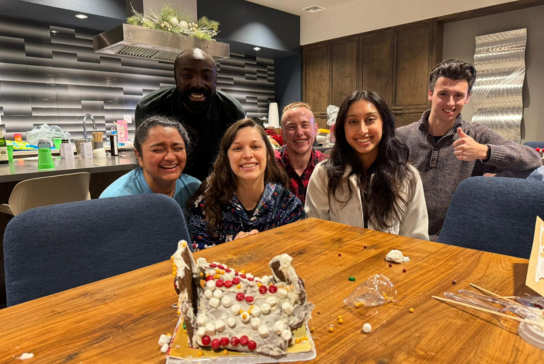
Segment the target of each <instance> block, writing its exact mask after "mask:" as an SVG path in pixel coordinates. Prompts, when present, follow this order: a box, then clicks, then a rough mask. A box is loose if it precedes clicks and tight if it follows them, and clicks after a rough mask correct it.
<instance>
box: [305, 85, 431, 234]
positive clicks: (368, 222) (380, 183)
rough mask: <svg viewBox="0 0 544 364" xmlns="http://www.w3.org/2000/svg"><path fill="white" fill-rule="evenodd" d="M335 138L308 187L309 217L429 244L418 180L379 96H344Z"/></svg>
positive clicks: (419, 180)
mask: <svg viewBox="0 0 544 364" xmlns="http://www.w3.org/2000/svg"><path fill="white" fill-rule="evenodd" d="M334 133H335V137H336V142H335V144H334V147H333V148H332V151H331V156H330V158H329V160H327V161H324V162H321V163H320V164H318V165H317V166H316V168H315V170H314V173H313V174H312V177H311V178H310V182H309V184H308V192H307V197H306V214H307V216H308V217H316V218H320V219H324V220H330V221H336V222H340V223H344V224H348V225H354V226H359V227H365V228H369V229H374V230H379V231H384V232H388V233H392V234H398V235H404V236H409V237H414V238H419V239H426V240H427V239H428V233H427V231H428V217H427V207H426V205H425V196H424V194H423V186H422V183H421V179H420V177H419V173H418V172H417V170H416V169H415V168H414V167H412V166H410V165H409V164H408V163H407V160H408V153H409V152H408V148H407V147H406V146H405V145H404V144H403V143H402V142H400V141H399V140H398V139H397V138H396V137H395V119H394V117H393V114H392V113H391V110H389V107H388V106H387V104H386V103H385V101H384V100H383V99H382V98H381V97H380V95H378V94H377V93H375V92H372V91H355V92H353V93H352V94H351V95H350V96H348V98H347V99H346V100H344V102H343V103H342V105H341V106H340V110H339V111H338V118H337V119H336V126H335V130H334Z"/></svg>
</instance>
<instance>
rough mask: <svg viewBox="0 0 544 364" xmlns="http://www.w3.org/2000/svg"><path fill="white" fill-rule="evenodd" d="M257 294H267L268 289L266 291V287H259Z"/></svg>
mask: <svg viewBox="0 0 544 364" xmlns="http://www.w3.org/2000/svg"><path fill="white" fill-rule="evenodd" d="M259 292H260V293H261V294H266V292H268V289H266V286H260V287H259Z"/></svg>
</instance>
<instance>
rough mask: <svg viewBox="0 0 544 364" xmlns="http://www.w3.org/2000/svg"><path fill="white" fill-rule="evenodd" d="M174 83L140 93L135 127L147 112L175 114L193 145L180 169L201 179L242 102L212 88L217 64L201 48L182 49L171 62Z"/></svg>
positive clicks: (240, 111) (237, 116)
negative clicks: (183, 166) (182, 167)
mask: <svg viewBox="0 0 544 364" xmlns="http://www.w3.org/2000/svg"><path fill="white" fill-rule="evenodd" d="M174 77H175V80H176V86H175V87H166V88H161V89H159V90H157V91H153V92H151V93H150V94H148V95H146V96H144V97H143V98H142V99H141V100H140V102H138V105H137V106H136V127H137V126H138V125H140V123H141V122H142V121H143V120H144V116H146V115H148V114H160V115H165V116H171V117H176V118H177V119H178V120H179V122H180V123H181V124H183V126H184V127H185V128H186V129H187V132H188V133H189V138H190V140H191V145H192V146H193V149H192V151H191V154H190V156H189V158H188V161H187V162H188V163H187V166H186V167H185V170H184V171H183V173H185V174H188V175H191V176H193V177H196V178H198V179H199V180H201V181H203V180H204V179H206V177H207V176H208V174H209V171H210V169H211V167H212V165H213V162H214V161H215V157H216V156H217V152H218V150H219V145H220V143H221V139H222V138H223V135H224V134H225V131H226V130H227V129H228V127H229V126H231V125H232V124H233V123H234V122H236V121H238V120H240V119H243V118H244V117H245V115H244V109H243V108H242V105H240V103H239V102H238V101H237V100H236V99H235V98H233V97H232V96H229V95H227V94H226V93H224V92H221V91H216V89H215V86H216V82H217V67H216V65H215V62H214V60H213V58H212V57H211V56H210V55H209V54H207V53H206V52H204V51H203V50H201V49H198V48H194V49H189V50H186V51H183V52H182V53H181V54H180V55H179V56H178V57H177V58H176V61H175V63H174Z"/></svg>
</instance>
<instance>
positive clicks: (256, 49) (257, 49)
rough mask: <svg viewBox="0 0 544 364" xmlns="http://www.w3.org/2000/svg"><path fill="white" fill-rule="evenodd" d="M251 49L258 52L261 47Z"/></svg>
mask: <svg viewBox="0 0 544 364" xmlns="http://www.w3.org/2000/svg"><path fill="white" fill-rule="evenodd" d="M253 50H254V51H257V52H258V51H260V50H261V47H253Z"/></svg>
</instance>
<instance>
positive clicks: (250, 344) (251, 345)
mask: <svg viewBox="0 0 544 364" xmlns="http://www.w3.org/2000/svg"><path fill="white" fill-rule="evenodd" d="M247 348H248V349H249V350H251V351H253V350H255V349H257V343H256V342H255V341H253V340H250V341H249V342H248V343H247Z"/></svg>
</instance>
